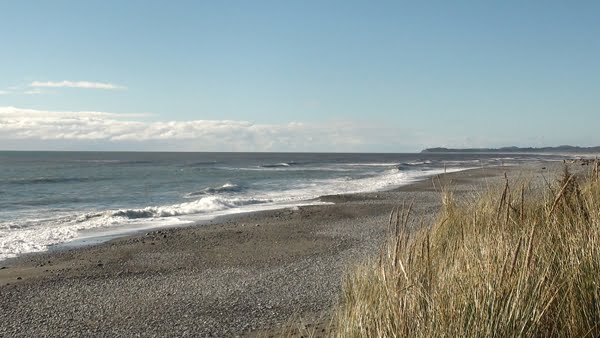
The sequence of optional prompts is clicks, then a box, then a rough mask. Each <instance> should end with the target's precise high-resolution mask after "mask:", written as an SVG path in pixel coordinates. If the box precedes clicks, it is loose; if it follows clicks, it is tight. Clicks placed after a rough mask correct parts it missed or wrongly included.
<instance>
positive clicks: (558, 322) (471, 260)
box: [332, 162, 600, 337]
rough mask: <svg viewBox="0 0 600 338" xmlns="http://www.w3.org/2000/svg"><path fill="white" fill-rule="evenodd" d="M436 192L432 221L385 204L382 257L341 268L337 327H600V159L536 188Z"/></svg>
mask: <svg viewBox="0 0 600 338" xmlns="http://www.w3.org/2000/svg"><path fill="white" fill-rule="evenodd" d="M442 196H443V207H442V210H441V211H440V213H439V215H438V217H437V219H436V221H435V222H434V224H432V225H431V226H422V227H416V226H415V223H418V215H415V216H413V215H411V207H410V206H408V205H405V206H404V207H399V208H398V209H396V210H394V211H392V214H391V215H390V232H391V236H390V237H391V239H390V240H389V242H388V243H387V244H386V245H385V246H384V248H383V249H382V252H381V254H380V255H379V258H378V259H377V260H375V261H371V262H366V263H364V264H362V265H359V266H358V267H356V268H355V269H354V270H353V271H352V272H351V273H349V274H348V275H347V277H346V278H345V281H344V285H343V291H342V296H341V298H342V299H341V302H340V305H339V306H338V307H337V309H336V311H335V314H334V317H333V320H332V321H333V323H332V325H333V326H334V327H335V330H334V332H333V333H332V335H333V336H337V337H598V336H600V180H599V178H598V162H594V163H593V170H591V171H590V173H584V174H580V175H573V174H572V173H571V172H570V171H569V170H568V169H567V167H565V171H564V173H563V174H562V175H561V178H560V179H558V180H556V182H546V184H545V186H544V187H543V188H540V187H532V186H531V185H530V184H527V183H526V182H511V181H510V180H509V179H508V178H506V179H505V182H504V183H503V184H502V185H500V186H498V187H491V188H487V189H483V191H481V192H479V193H476V194H475V195H473V196H470V197H463V198H460V199H459V198H453V196H452V191H451V189H443V192H442ZM413 227H416V228H417V229H416V230H414V229H413Z"/></svg>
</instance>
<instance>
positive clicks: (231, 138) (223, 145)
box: [0, 107, 415, 152]
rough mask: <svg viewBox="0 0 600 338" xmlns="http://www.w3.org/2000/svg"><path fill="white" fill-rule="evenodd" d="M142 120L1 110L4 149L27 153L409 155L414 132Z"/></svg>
mask: <svg viewBox="0 0 600 338" xmlns="http://www.w3.org/2000/svg"><path fill="white" fill-rule="evenodd" d="M144 116H148V115H144V114H115V113H106V112H91V111H79V112H69V111H45V110H34V109H22V108H15V107H0V145H1V144H2V143H4V144H12V145H14V144H18V141H21V142H23V144H28V145H30V146H29V148H35V147H36V145H37V148H38V149H48V148H47V146H48V144H50V143H52V142H54V143H57V142H58V143H60V144H61V146H62V147H63V148H64V149H82V148H85V145H86V144H90V142H92V143H93V144H94V145H95V146H98V145H102V148H103V149H109V150H182V151H356V152H360V151H374V150H382V151H406V150H407V144H410V143H412V144H415V143H414V142H415V140H414V139H412V138H411V137H413V136H414V133H413V134H412V135H411V134H410V133H409V132H407V131H403V132H402V133H400V134H398V129H397V128H392V127H390V126H375V125H371V126H369V125H367V124H365V123H353V122H327V123H325V122H324V123H321V124H307V123H300V122H290V123H285V124H257V123H252V122H249V121H232V120H191V121H145V120H144V119H140V117H144ZM9 141H10V142H9ZM48 142H50V143H48ZM405 142H406V143H405ZM58 143H57V144H58ZM14 147H18V145H17V146H14ZM14 147H13V148H14ZM0 148H2V147H1V146H0ZM408 149H410V148H408ZM17 150H18V149H17ZM411 150H413V149H411Z"/></svg>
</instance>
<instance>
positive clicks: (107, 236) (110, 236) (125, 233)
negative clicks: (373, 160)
mask: <svg viewBox="0 0 600 338" xmlns="http://www.w3.org/2000/svg"><path fill="white" fill-rule="evenodd" d="M489 167H490V168H491V167H493V166H489ZM472 169H476V168H472V167H466V168H453V169H450V170H449V171H448V172H447V173H454V172H460V171H466V170H472ZM439 171H441V170H433V172H434V173H428V174H423V175H418V176H415V177H413V178H410V179H409V180H408V181H407V182H406V183H403V184H401V185H399V186H394V187H392V188H386V189H383V190H374V191H364V192H351V193H339V194H338V193H334V194H329V195H322V196H318V197H315V198H312V199H307V200H298V201H295V202H290V203H289V204H287V203H286V204H279V205H278V204H267V205H264V206H262V207H260V206H259V207H258V208H257V209H256V210H244V208H243V207H242V208H240V209H239V210H236V209H231V212H229V213H224V214H218V213H217V214H216V215H213V216H206V218H204V217H205V216H202V218H199V219H196V220H191V221H189V222H183V223H173V224H164V225H142V226H137V227H131V228H128V227H124V226H116V227H114V228H112V229H111V228H106V229H86V230H84V231H83V234H82V235H81V236H78V237H75V238H73V239H70V240H68V241H66V242H59V243H55V244H51V245H49V246H48V247H47V248H46V250H43V251H32V252H24V253H21V254H18V255H17V256H13V257H8V258H5V259H0V267H1V266H2V265H3V264H4V263H5V262H10V261H11V260H15V259H19V258H20V257H25V256H29V255H36V254H44V253H54V252H60V251H63V250H70V249H77V248H81V247H86V246H94V245H99V244H102V243H105V242H109V241H112V240H115V239H119V238H126V237H130V236H140V235H142V234H144V233H147V232H152V231H159V230H160V231H164V230H169V229H178V228H187V227H197V226H206V225H209V224H215V223H222V222H227V221H229V220H235V219H237V218H238V217H245V216H248V215H250V214H254V213H261V212H268V211H273V210H285V209H289V208H297V207H305V206H311V205H321V204H327V203H335V202H326V201H324V199H327V198H330V197H331V196H338V195H344V196H348V195H361V194H375V193H378V192H386V191H393V190H395V189H398V188H400V187H404V186H407V185H411V184H414V183H418V182H420V181H423V180H428V179H430V178H431V177H434V176H437V175H441V174H446V173H442V172H439ZM167 220H168V218H165V222H166V221H167ZM86 233H88V234H89V235H86Z"/></svg>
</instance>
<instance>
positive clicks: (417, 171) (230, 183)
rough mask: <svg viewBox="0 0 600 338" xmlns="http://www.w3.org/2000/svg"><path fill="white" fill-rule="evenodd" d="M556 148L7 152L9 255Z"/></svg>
mask: <svg viewBox="0 0 600 338" xmlns="http://www.w3.org/2000/svg"><path fill="white" fill-rule="evenodd" d="M535 159H538V160H558V159H562V157H560V156H550V155H531V154H529V155H519V154H510V155H501V154H329V153H152V152H0V260H3V259H6V258H9V257H14V256H17V255H19V254H23V253H29V252H37V251H44V250H48V248H51V247H53V246H56V245H59V244H64V243H68V242H70V241H73V240H77V239H82V238H95V237H102V236H107V235H111V236H115V235H117V236H118V235H120V234H126V233H129V232H132V231H138V230H141V229H150V228H155V227H164V226H177V225H184V224H191V223H193V222H197V221H202V220H210V219H214V218H215V217H217V216H221V215H227V214H232V213H240V212H251V211H258V210H265V209H273V208H286V207H294V206H299V205H308V204H319V203H322V202H320V201H319V199H318V197H319V196H323V195H330V194H341V193H358V192H372V191H380V190H387V189H392V188H394V187H398V186H401V185H405V184H408V183H411V182H414V181H416V180H420V179H423V178H425V177H427V176H431V175H435V174H438V173H442V172H444V171H457V170H463V169H467V168H476V167H482V166H491V165H503V164H504V165H510V164H514V163H519V162H522V161H531V160H535Z"/></svg>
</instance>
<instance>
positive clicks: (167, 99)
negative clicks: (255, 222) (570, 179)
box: [0, 0, 600, 152]
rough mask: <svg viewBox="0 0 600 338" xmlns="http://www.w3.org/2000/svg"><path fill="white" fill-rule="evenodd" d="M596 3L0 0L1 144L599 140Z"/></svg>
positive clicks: (366, 146)
mask: <svg viewBox="0 0 600 338" xmlns="http://www.w3.org/2000/svg"><path fill="white" fill-rule="evenodd" d="M599 17H600V2H597V1H589V2H587V1H577V2H569V1H497V2H491V1H455V2H451V1H439V2H430V1H422V2H418V3H415V2H403V1H389V2H387V1H379V2H375V1H361V2H357V1H108V0H103V1H2V2H0V37H1V40H0V41H1V44H2V48H1V50H0V149H73V150H75V149H76V150H86V149H88V150H186V151H373V152H377V151H382V152H404V151H418V150H420V149H422V148H424V147H431V146H448V147H489V146H492V147H494V146H506V145H522V146H530V145H532V146H547V145H559V144H573V145H575V144H576V145H598V144H600V136H599V135H600V133H598V130H597V128H598V126H599V125H600V104H599V102H600V101H599V99H598V97H599V94H600V38H599V36H600V20H598V18H599Z"/></svg>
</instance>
